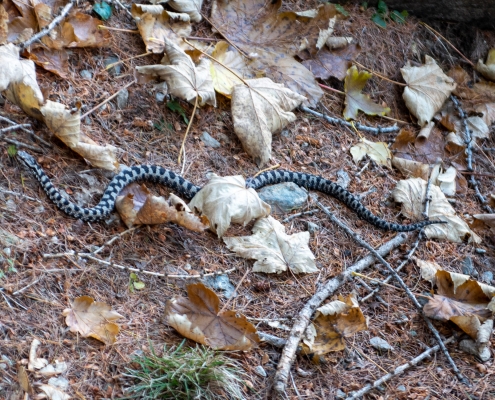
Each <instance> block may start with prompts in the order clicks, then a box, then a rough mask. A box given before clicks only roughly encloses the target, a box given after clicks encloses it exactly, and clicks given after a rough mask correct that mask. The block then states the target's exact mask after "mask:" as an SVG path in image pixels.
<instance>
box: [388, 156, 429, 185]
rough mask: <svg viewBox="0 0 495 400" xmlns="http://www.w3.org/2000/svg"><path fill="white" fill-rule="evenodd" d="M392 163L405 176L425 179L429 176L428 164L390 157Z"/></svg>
mask: <svg viewBox="0 0 495 400" xmlns="http://www.w3.org/2000/svg"><path fill="white" fill-rule="evenodd" d="M392 165H393V166H394V167H395V168H397V169H398V170H399V171H400V172H401V173H402V175H404V176H405V177H406V178H421V179H423V180H425V181H427V180H428V177H429V176H430V166H429V165H428V164H423V163H421V162H419V161H413V160H407V159H405V158H400V157H394V158H392Z"/></svg>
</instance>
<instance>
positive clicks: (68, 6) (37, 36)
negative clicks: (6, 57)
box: [19, 1, 74, 50]
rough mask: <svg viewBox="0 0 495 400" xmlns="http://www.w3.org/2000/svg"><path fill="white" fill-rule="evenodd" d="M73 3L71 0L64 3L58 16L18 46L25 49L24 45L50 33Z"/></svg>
mask: <svg viewBox="0 0 495 400" xmlns="http://www.w3.org/2000/svg"><path fill="white" fill-rule="evenodd" d="M73 5H74V1H71V2H70V3H67V4H66V5H65V7H64V8H63V9H62V11H61V12H60V14H59V15H58V17H55V18H54V19H53V20H52V22H50V23H49V24H48V26H47V27H46V28H45V29H43V30H41V31H39V32H38V33H37V34H36V35H34V36H31V38H29V39H28V40H26V41H25V42H23V43H21V44H20V45H19V47H20V48H21V50H22V49H25V48H26V47H28V46H30V45H31V44H33V43H34V42H36V41H37V40H39V39H41V38H42V37H43V36H46V35H48V34H49V33H50V31H51V30H52V29H53V28H55V27H56V26H57V25H58V24H59V23H60V22H61V21H62V20H63V19H64V18H65V16H66V15H67V14H68V13H69V11H70V9H71V8H72V6H73Z"/></svg>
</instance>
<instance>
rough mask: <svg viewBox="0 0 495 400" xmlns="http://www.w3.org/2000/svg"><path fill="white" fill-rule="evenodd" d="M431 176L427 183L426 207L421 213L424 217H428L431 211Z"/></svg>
mask: <svg viewBox="0 0 495 400" xmlns="http://www.w3.org/2000/svg"><path fill="white" fill-rule="evenodd" d="M430 191H431V176H430V177H429V179H428V183H427V184H426V193H425V208H424V211H423V213H422V214H421V215H423V218H425V219H427V218H428V214H429V212H430V201H431V194H430Z"/></svg>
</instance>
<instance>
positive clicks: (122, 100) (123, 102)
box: [116, 89, 129, 110]
mask: <svg viewBox="0 0 495 400" xmlns="http://www.w3.org/2000/svg"><path fill="white" fill-rule="evenodd" d="M116 100H117V108H120V109H121V110H122V109H124V108H126V107H127V101H128V100H129V91H128V90H127V89H124V90H121V91H120V92H119V94H117V97H116Z"/></svg>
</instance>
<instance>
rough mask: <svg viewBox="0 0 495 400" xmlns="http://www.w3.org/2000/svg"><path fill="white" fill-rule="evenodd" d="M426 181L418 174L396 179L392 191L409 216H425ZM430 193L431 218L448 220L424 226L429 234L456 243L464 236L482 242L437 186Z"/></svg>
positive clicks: (402, 209)
mask: <svg viewBox="0 0 495 400" xmlns="http://www.w3.org/2000/svg"><path fill="white" fill-rule="evenodd" d="M426 185H427V182H426V181H424V180H423V179H419V178H410V179H406V180H402V181H399V182H398V183H397V186H396V187H395V189H394V191H393V192H392V195H393V196H394V199H395V201H397V202H399V203H402V208H401V211H402V214H404V215H405V216H406V217H407V218H411V219H414V220H418V219H422V213H423V211H424V203H423V201H424V198H425V193H426ZM430 196H431V201H430V207H429V209H428V217H429V219H431V220H441V221H447V222H448V223H447V224H435V225H429V226H427V227H425V234H426V236H427V237H429V238H437V239H445V240H449V241H451V242H455V243H460V242H462V241H464V240H465V239H468V242H471V241H473V242H474V243H480V241H481V239H480V238H479V237H478V236H477V235H476V234H475V233H474V232H472V231H471V229H469V226H468V225H467V224H466V222H464V221H463V220H462V219H460V218H459V217H458V216H457V215H456V213H455V210H454V209H453V208H452V206H451V205H450V203H449V202H448V201H447V199H446V198H445V195H444V194H443V193H442V191H441V190H440V188H439V187H438V186H434V185H432V186H431V187H430Z"/></svg>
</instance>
